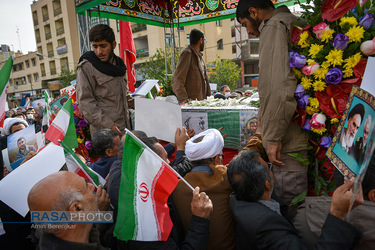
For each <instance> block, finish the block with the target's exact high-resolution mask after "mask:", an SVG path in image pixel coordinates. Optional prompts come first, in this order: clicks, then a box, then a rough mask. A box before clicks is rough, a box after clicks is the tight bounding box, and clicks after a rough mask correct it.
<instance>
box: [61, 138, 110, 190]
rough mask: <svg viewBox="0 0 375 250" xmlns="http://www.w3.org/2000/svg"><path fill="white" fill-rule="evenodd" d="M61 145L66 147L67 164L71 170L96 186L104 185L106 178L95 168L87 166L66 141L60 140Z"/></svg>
mask: <svg viewBox="0 0 375 250" xmlns="http://www.w3.org/2000/svg"><path fill="white" fill-rule="evenodd" d="M60 145H61V146H62V147H63V148H64V153H65V160H66V166H67V167H68V171H69V172H73V173H76V174H78V175H79V176H81V177H83V178H85V179H86V180H87V181H88V182H90V183H92V184H94V186H95V187H98V186H99V185H102V186H104V185H105V182H106V181H105V180H104V178H103V177H101V176H100V175H99V174H98V173H96V172H95V171H94V170H92V169H91V168H89V167H88V166H86V164H85V163H83V162H82V161H81V159H80V158H79V157H78V156H77V155H76V154H75V153H74V152H73V150H72V149H70V148H69V146H68V145H66V144H65V143H64V142H60Z"/></svg>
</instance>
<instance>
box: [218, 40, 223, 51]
mask: <svg viewBox="0 0 375 250" xmlns="http://www.w3.org/2000/svg"><path fill="white" fill-rule="evenodd" d="M217 49H223V39H220V40H219V41H217Z"/></svg>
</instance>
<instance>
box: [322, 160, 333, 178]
mask: <svg viewBox="0 0 375 250" xmlns="http://www.w3.org/2000/svg"><path fill="white" fill-rule="evenodd" d="M323 168H324V170H325V171H324V172H323V174H324V175H325V177H327V179H331V178H332V175H333V170H335V166H334V165H333V164H332V163H331V161H330V160H329V159H328V158H326V159H325V161H324V163H323Z"/></svg>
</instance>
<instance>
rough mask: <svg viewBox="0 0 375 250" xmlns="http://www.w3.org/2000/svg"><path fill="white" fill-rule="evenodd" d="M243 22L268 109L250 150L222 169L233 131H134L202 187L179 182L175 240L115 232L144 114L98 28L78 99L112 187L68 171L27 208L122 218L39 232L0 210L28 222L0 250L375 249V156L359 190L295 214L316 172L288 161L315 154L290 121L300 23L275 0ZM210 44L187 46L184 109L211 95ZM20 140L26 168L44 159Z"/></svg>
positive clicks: (307, 204)
mask: <svg viewBox="0 0 375 250" xmlns="http://www.w3.org/2000/svg"><path fill="white" fill-rule="evenodd" d="M236 15H237V20H238V22H240V23H241V24H242V25H243V26H244V27H246V28H247V31H248V34H249V35H250V34H251V35H255V36H260V58H259V67H260V71H259V98H260V111H259V115H258V120H257V127H256V130H255V127H254V130H255V131H254V134H252V136H251V137H250V138H249V140H248V141H247V143H246V146H245V147H244V148H243V149H242V151H241V152H239V153H238V155H236V156H235V157H234V158H233V159H232V160H231V161H230V163H229V164H228V165H223V163H222V156H223V148H224V140H225V135H222V134H221V131H220V130H217V129H208V130H206V131H203V132H201V133H199V134H196V133H195V131H194V130H186V129H185V128H183V127H182V128H177V130H176V131H175V140H174V142H173V143H169V144H166V145H164V146H163V145H162V143H161V141H159V140H158V139H157V138H155V137H150V136H148V135H147V134H146V133H145V132H143V131H134V130H133V131H132V133H133V134H134V135H135V136H136V137H137V138H138V139H139V140H140V141H142V142H143V143H144V144H145V145H146V146H147V147H149V148H150V149H151V150H152V151H154V152H155V153H156V154H157V155H158V156H159V157H160V158H161V159H163V160H164V161H165V162H166V163H168V164H170V166H171V167H172V168H173V170H174V171H176V172H177V173H178V174H179V175H180V176H181V177H182V178H184V179H185V181H187V182H188V183H189V184H190V185H191V186H192V187H193V188H195V189H194V191H192V190H191V189H190V188H189V187H188V186H187V185H186V183H185V182H184V181H183V180H179V182H178V184H177V186H176V188H175V189H174V191H173V192H172V194H171V195H170V196H169V198H168V202H167V205H168V208H169V216H170V218H171V221H172V224H173V227H172V230H171V232H170V234H169V237H168V239H167V240H166V241H139V240H129V241H122V240H120V239H118V238H116V237H115V236H114V233H113V232H114V230H115V226H116V219H117V216H118V214H119V213H121V212H123V211H120V209H119V202H121V201H120V200H119V193H120V185H121V181H122V168H123V162H124V161H126V159H124V143H125V138H126V137H127V136H129V135H127V134H126V133H125V129H126V128H127V129H129V130H131V125H130V124H131V123H130V116H129V109H131V108H134V100H133V98H132V97H131V96H130V94H129V91H128V89H127V82H126V79H125V73H126V66H125V64H124V62H123V60H122V59H121V58H120V57H118V56H116V55H115V54H114V49H115V48H116V45H117V44H116V41H115V36H114V32H113V30H112V29H111V28H110V27H109V26H107V25H103V24H99V25H96V26H94V27H93V28H92V29H91V30H90V32H89V40H90V42H91V44H92V49H93V50H92V51H88V52H86V53H85V54H83V55H82V57H81V58H80V60H79V63H78V69H77V87H76V91H77V108H78V109H79V111H80V113H81V115H82V117H83V118H84V119H85V121H86V122H87V123H88V124H89V126H90V132H91V136H92V144H93V147H94V149H95V151H96V152H97V153H98V155H99V157H100V158H99V160H98V161H96V162H89V164H88V167H89V168H91V169H92V170H94V171H95V172H96V173H98V174H99V175H100V176H101V177H103V178H104V179H105V180H106V184H105V186H103V187H102V186H98V187H97V188H96V187H95V186H93V185H92V183H89V182H87V180H86V179H85V178H83V177H80V176H79V175H77V174H75V173H73V172H69V171H67V168H66V167H62V169H61V170H60V171H58V172H56V173H53V174H51V175H49V176H47V177H45V178H43V179H42V180H40V181H39V182H38V183H36V184H35V185H34V186H33V187H32V188H31V190H30V192H29V193H28V198H27V203H28V206H29V209H30V211H70V212H79V211H83V212H85V211H113V215H114V221H113V223H105V224H95V223H74V222H72V223H68V225H66V226H64V227H52V226H51V227H41V228H35V227H33V225H32V224H30V223H27V222H30V214H28V215H27V216H26V217H22V216H20V215H19V214H17V213H16V212H15V211H14V210H13V209H11V208H10V207H8V206H7V205H6V204H4V203H3V202H0V218H1V221H3V222H19V223H4V224H2V227H1V228H0V246H1V248H4V249H215V250H216V249H226V250H227V249H312V248H314V249H373V248H374V247H375V230H374V226H373V225H374V222H375V213H374V211H375V210H374V209H375V157H374V156H372V158H371V162H370V165H369V167H368V170H367V174H366V176H365V178H364V180H363V182H362V186H359V188H358V189H356V188H355V184H354V183H353V182H352V181H349V180H348V181H345V182H343V181H338V182H337V183H336V184H337V188H336V190H335V191H334V192H333V194H332V196H330V197H307V198H306V200H305V201H304V202H303V201H302V202H300V203H298V204H296V205H294V206H290V204H291V201H292V199H293V198H294V197H295V196H296V195H298V194H300V193H301V192H303V191H306V190H307V166H304V165H303V164H301V163H300V162H299V161H296V160H295V159H294V158H293V157H291V156H290V154H289V153H300V154H305V152H306V151H305V150H306V148H307V140H306V138H305V136H304V135H303V134H302V133H298V132H297V131H299V128H297V127H296V126H297V125H295V124H294V123H292V122H291V120H292V115H293V113H294V110H295V108H296V102H295V99H294V98H293V95H294V91H295V88H296V78H295V76H294V73H293V72H292V70H291V69H290V67H289V57H288V50H287V48H288V47H290V42H291V41H290V40H291V39H290V34H291V30H292V27H293V25H296V24H299V20H298V19H297V18H296V17H295V16H294V15H292V14H291V13H290V11H289V10H288V8H287V7H285V6H280V7H278V8H276V9H275V7H274V5H273V3H272V2H271V1H270V0H263V1H258V0H240V1H239V3H238V9H237V13H236ZM204 45H205V37H204V34H203V32H201V31H199V30H196V29H194V30H192V32H191V34H190V45H188V46H187V47H186V48H185V49H184V50H182V53H181V56H180V59H179V62H178V64H177V68H176V70H175V72H174V74H173V77H172V87H173V90H174V93H175V94H176V97H177V99H178V101H179V102H180V103H184V102H188V101H190V100H193V99H198V100H202V99H205V98H206V97H207V96H210V95H211V89H210V86H209V83H208V77H207V73H206V69H205V64H204V61H203V57H202V51H203V50H204ZM270 51H272V52H273V53H269V52H270ZM286 58H287V59H286ZM280 89H283V91H280ZM252 94H253V93H252V91H250V90H247V91H245V92H244V93H242V92H241V93H234V94H233V93H231V90H230V88H229V87H228V86H227V85H224V86H221V88H220V92H218V93H217V94H216V95H215V98H228V97H229V98H230V97H231V96H232V95H233V97H238V96H239V95H241V96H251V95H252ZM41 110H42V108H41V107H39V108H38V109H36V110H34V109H28V110H26V111H23V110H16V112H14V111H9V112H8V113H7V118H6V119H5V122H4V126H3V130H2V136H1V137H0V144H1V147H2V149H4V148H5V147H6V140H7V136H9V135H11V134H14V133H16V132H18V131H20V130H23V129H25V128H27V127H28V126H30V125H31V124H35V132H39V131H40V130H41V120H40V119H41V118H42V117H41V116H42V113H40V111H41ZM362 117H363V115H362V116H361V122H362V121H363V118H362ZM356 118H358V115H357V114H353V115H352V116H351V119H353V121H355V119H356ZM150 122H151V121H150ZM166 122H167V121H166ZM361 122H359V123H361ZM366 124H370V125H368V126H371V120H370V121H368V120H366ZM350 126H354V128H352V127H348V128H346V130H345V133H347V134H348V135H347V136H346V135H343V139H342V140H343V142H340V143H341V144H345V145H346V146H347V148H348V150H351V149H350V148H351V147H352V146H353V145H352V144H350V143H348V140H350V138H349V137H350V135H351V133H354V132H351V130H355V129H356V128H357V129H358V124H356V123H355V122H353V124H352V125H350ZM355 126H356V127H355ZM346 131H347V132H346ZM170 132H174V131H170ZM18 144H19V146H18V147H19V152H17V153H18V154H19V155H20V156H22V157H25V159H24V161H23V162H22V163H21V165H22V164H23V163H24V162H27V161H28V160H29V159H31V158H32V157H35V155H36V154H37V152H35V150H33V149H32V148H30V147H28V146H26V144H25V139H24V138H23V139H22V138H21V139H20V140H19V141H17V145H18ZM349 144H350V145H349ZM349 146H350V147H349ZM358 147H360V146H358ZM358 150H359V149H358ZM125 155H126V154H125ZM0 157H1V154H0ZM0 160H3V159H2V158H1V159H0ZM2 169H4V171H2V172H1V178H3V177H4V176H5V175H6V174H7V172H6V168H5V167H4V168H2ZM20 187H21V188H22V183H20ZM119 226H120V227H125V228H126V227H129V225H119Z"/></svg>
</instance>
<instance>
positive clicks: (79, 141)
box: [77, 138, 85, 144]
mask: <svg viewBox="0 0 375 250" xmlns="http://www.w3.org/2000/svg"><path fill="white" fill-rule="evenodd" d="M84 141H85V140H84V139H82V138H77V142H78V143H79V144H81V143H83V142H84Z"/></svg>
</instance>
